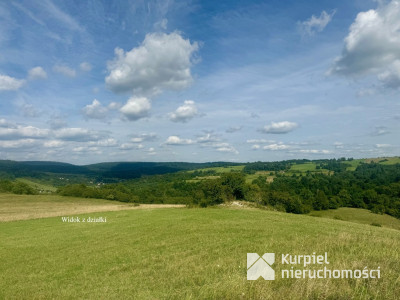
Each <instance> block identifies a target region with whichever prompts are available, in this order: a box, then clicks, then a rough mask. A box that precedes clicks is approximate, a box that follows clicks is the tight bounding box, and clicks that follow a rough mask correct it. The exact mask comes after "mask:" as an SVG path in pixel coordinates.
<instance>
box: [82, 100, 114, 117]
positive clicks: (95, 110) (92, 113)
mask: <svg viewBox="0 0 400 300" xmlns="http://www.w3.org/2000/svg"><path fill="white" fill-rule="evenodd" d="M82 112H83V114H84V115H85V117H86V118H88V119H100V120H101V119H104V118H105V117H106V116H107V112H108V108H107V107H105V106H103V105H101V103H100V101H98V100H96V99H94V100H93V102H92V104H88V105H86V106H85V107H84V108H83V109H82Z"/></svg>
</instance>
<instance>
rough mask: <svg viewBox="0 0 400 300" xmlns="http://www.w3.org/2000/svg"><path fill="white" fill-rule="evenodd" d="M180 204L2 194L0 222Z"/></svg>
mask: <svg viewBox="0 0 400 300" xmlns="http://www.w3.org/2000/svg"><path fill="white" fill-rule="evenodd" d="M183 206H184V205H177V204H141V205H139V206H137V204H136V205H135V204H132V203H122V202H114V201H109V200H101V199H86V198H74V197H63V196H58V195H13V194H0V222H9V221H17V220H29V219H41V218H48V217H58V216H71V215H76V214H85V213H93V212H103V211H119V210H127V209H149V208H163V207H164V208H167V207H168V208H171V207H183Z"/></svg>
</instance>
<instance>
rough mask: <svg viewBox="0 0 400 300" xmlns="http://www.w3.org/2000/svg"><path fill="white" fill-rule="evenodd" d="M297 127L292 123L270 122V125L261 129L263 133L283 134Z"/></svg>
mask: <svg viewBox="0 0 400 300" xmlns="http://www.w3.org/2000/svg"><path fill="white" fill-rule="evenodd" d="M297 127H299V125H298V124H297V123H294V122H289V121H283V122H272V123H271V124H270V125H266V126H264V128H263V129H261V132H263V133H273V134H283V133H288V132H290V131H293V130H295V129H296V128H297Z"/></svg>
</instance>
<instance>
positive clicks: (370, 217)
mask: <svg viewBox="0 0 400 300" xmlns="http://www.w3.org/2000/svg"><path fill="white" fill-rule="evenodd" d="M309 215H310V216H314V217H323V218H329V219H335V220H342V221H348V222H355V223H360V224H367V225H372V224H374V225H375V226H378V224H379V225H381V226H382V227H387V228H393V229H397V230H400V220H399V219H396V218H394V217H392V216H389V215H386V214H383V215H379V214H374V213H372V212H371V211H369V210H366V209H361V208H351V207H340V208H338V209H329V210H320V211H313V212H311V213H309Z"/></svg>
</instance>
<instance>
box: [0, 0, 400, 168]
mask: <svg viewBox="0 0 400 300" xmlns="http://www.w3.org/2000/svg"><path fill="white" fill-rule="evenodd" d="M399 96H400V1H394V0H393V1H384V0H380V1H369V0H354V1H344V0H340V1H324V0H322V1H301V0H300V1H299V0H293V1H292V0H290V1H272V0H271V1H244V0H242V1H173V0H171V1H168V0H165V1H164V0H160V1H144V0H143V1H140V0H135V1H106V0H104V1H56V0H40V1H39V0H37V1H32V0H29V1H28V0H26V1H1V2H0V159H13V160H53V161H63V162H70V163H75V164H88V163H96V162H102V161H192V162H205V161H221V160H223V161H238V162H246V161H258V160H262V161H274V160H283V159H292V158H309V159H319V158H331V157H343V156H344V157H377V156H394V155H399V154H400V151H399V149H400V100H399Z"/></svg>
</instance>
